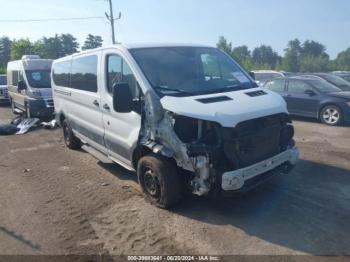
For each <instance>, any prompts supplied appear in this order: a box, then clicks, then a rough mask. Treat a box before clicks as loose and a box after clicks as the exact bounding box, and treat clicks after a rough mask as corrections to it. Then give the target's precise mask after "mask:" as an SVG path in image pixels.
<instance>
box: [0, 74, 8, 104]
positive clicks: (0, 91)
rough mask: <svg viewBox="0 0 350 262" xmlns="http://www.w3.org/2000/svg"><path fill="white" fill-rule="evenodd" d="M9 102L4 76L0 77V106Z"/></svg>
mask: <svg viewBox="0 0 350 262" xmlns="http://www.w3.org/2000/svg"><path fill="white" fill-rule="evenodd" d="M8 101H9V96H8V91H7V80H6V75H0V104H1V103H7V102H8Z"/></svg>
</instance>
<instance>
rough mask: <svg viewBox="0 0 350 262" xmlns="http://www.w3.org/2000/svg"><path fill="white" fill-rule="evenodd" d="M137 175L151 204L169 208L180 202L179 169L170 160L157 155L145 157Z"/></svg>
mask: <svg viewBox="0 0 350 262" xmlns="http://www.w3.org/2000/svg"><path fill="white" fill-rule="evenodd" d="M137 175H138V179H139V183H140V186H141V188H142V191H143V193H144V195H145V198H146V200H147V201H148V202H150V203H151V204H153V205H155V206H158V207H161V208H169V207H171V206H173V205H175V204H176V203H177V202H179V200H180V198H181V186H180V179H179V175H178V173H177V167H176V166H175V164H174V163H173V162H172V161H170V160H169V159H167V158H165V157H162V156H159V155H156V154H150V155H147V156H144V157H142V158H141V159H140V160H139V162H138V166H137Z"/></svg>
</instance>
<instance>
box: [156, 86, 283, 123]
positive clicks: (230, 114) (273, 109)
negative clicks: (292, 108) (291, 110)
mask: <svg viewBox="0 0 350 262" xmlns="http://www.w3.org/2000/svg"><path fill="white" fill-rule="evenodd" d="M160 102H161V104H162V106H163V108H164V109H166V110H168V111H171V112H174V113H176V114H179V115H182V116H187V117H191V118H196V119H201V120H207V121H213V122H217V123H219V124H221V125H222V126H223V127H235V126H236V125H237V124H238V123H240V122H242V121H246V120H251V119H254V118H259V117H264V116H268V115H274V114H278V113H287V114H288V110H287V105H286V102H285V101H284V99H283V98H282V96H280V95H279V94H277V93H275V92H272V91H269V90H266V89H262V88H253V89H245V90H240V91H232V92H226V93H217V94H209V95H200V96H190V97H173V96H164V97H163V98H162V99H161V100H160Z"/></svg>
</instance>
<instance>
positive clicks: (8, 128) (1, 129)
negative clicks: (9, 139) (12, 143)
mask: <svg viewBox="0 0 350 262" xmlns="http://www.w3.org/2000/svg"><path fill="white" fill-rule="evenodd" d="M18 130H19V128H18V127H17V126H16V125H13V124H0V136H8V135H13V134H15V133H16V132H18Z"/></svg>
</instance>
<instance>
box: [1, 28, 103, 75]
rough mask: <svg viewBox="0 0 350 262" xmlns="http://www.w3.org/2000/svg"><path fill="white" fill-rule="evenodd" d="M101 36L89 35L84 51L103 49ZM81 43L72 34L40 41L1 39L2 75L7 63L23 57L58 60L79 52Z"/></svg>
mask: <svg viewBox="0 0 350 262" xmlns="http://www.w3.org/2000/svg"><path fill="white" fill-rule="evenodd" d="M102 43H103V39H102V37H101V36H96V35H91V34H89V35H88V36H87V37H86V40H85V42H84V44H83V46H82V47H81V49H82V50H87V49H93V48H97V47H101V46H102ZM78 50H79V43H78V42H77V39H76V38H75V37H74V36H72V35H71V34H61V35H58V34H56V35H55V36H53V37H45V36H44V37H42V38H41V39H39V40H38V41H34V42H32V41H30V40H29V39H13V40H11V39H10V38H9V37H7V36H3V37H1V38H0V73H4V72H5V71H6V67H7V63H8V62H9V61H12V60H18V59H21V58H22V56H23V55H28V54H30V55H40V57H42V58H46V59H57V58H60V57H63V56H66V55H71V54H73V53H76V52H78Z"/></svg>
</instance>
